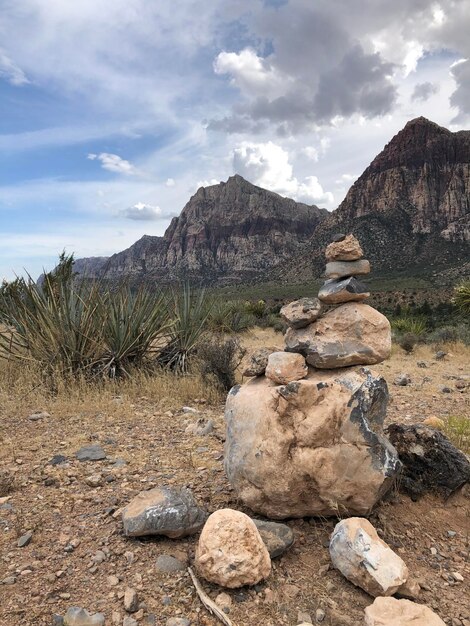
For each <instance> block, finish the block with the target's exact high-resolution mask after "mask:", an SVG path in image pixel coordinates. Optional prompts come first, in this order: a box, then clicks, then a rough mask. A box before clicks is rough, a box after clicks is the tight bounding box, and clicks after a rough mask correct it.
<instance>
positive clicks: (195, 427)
mask: <svg viewBox="0 0 470 626" xmlns="http://www.w3.org/2000/svg"><path fill="white" fill-rule="evenodd" d="M213 430H214V422H213V421H212V420H211V419H205V418H204V417H200V418H199V419H198V420H197V422H195V423H194V424H189V426H187V427H186V429H185V431H184V432H185V433H186V434H188V435H196V436H198V437H205V436H206V435H209V434H210V433H211V432H212V431H213Z"/></svg>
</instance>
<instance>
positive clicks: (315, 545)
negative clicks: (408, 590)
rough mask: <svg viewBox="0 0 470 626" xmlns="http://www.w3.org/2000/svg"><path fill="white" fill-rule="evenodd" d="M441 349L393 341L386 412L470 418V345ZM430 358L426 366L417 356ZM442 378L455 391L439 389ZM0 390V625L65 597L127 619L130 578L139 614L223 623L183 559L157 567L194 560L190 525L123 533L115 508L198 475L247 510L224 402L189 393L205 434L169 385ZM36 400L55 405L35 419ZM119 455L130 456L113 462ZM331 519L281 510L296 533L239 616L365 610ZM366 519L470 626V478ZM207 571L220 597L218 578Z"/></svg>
mask: <svg viewBox="0 0 470 626" xmlns="http://www.w3.org/2000/svg"><path fill="white" fill-rule="evenodd" d="M245 341H246V342H247V343H249V344H250V345H282V337H281V335H275V334H274V333H273V332H272V331H270V330H267V331H259V332H258V333H257V335H254V336H253V335H251V336H250V337H248V338H246V337H245ZM447 350H448V352H449V354H448V356H447V357H446V358H445V359H444V360H441V361H436V360H434V359H433V354H434V351H432V350H431V349H430V348H427V347H422V348H419V349H418V350H417V352H416V353H415V354H412V355H411V356H406V355H404V353H403V352H402V351H401V350H400V349H395V350H394V354H393V356H392V358H391V359H390V361H388V362H386V363H383V364H381V365H380V366H378V367H376V368H374V369H375V370H377V371H379V372H380V373H381V374H383V375H384V376H385V378H386V379H387V381H388V383H389V388H390V393H391V403H390V408H389V415H388V421H400V422H409V423H413V422H420V421H422V420H423V419H424V418H426V417H429V416H430V415H436V416H438V417H446V416H449V415H459V416H465V415H466V416H467V418H468V419H470V416H469V398H470V392H469V390H468V389H467V390H463V391H458V390H457V389H456V388H455V380H456V379H455V378H453V377H459V376H465V375H468V373H469V372H468V362H469V356H470V350H469V349H468V348H467V349H465V348H463V347H458V346H454V347H452V348H447ZM422 360H424V361H426V362H427V365H428V367H427V368H419V367H417V365H416V363H417V361H422ZM466 368H467V369H466ZM402 372H404V373H408V374H409V375H410V376H411V379H412V383H411V385H410V386H407V387H398V386H395V385H394V384H393V381H394V378H395V376H396V375H397V374H398V373H402ZM443 386H446V387H449V388H450V389H451V392H450V393H444V392H442V391H441V388H442V387H443ZM0 392H1V393H2V395H1V396H0V397H1V398H3V399H2V400H1V401H0V467H1V469H2V471H4V472H5V471H7V472H9V473H10V475H11V474H13V475H14V485H13V489H12V490H11V492H10V493H9V494H8V496H9V498H8V499H7V500H5V498H4V499H3V501H2V500H0V502H3V503H2V504H0V581H4V580H5V579H6V581H7V582H9V583H10V584H0V599H1V602H0V624H1V626H33V625H34V626H43V625H44V626H50V625H51V624H52V623H53V621H52V615H53V614H54V613H57V614H61V615H63V614H64V613H65V611H66V610H67V608H68V607H70V606H82V607H85V608H87V609H88V610H90V611H92V612H95V611H101V612H103V613H105V615H106V625H107V626H108V625H111V624H122V623H123V619H124V617H125V611H124V608H123V594H124V591H125V589H126V588H127V587H133V588H135V589H136V590H137V592H138V595H139V599H140V601H141V602H142V603H143V604H142V609H143V611H141V612H140V613H139V614H137V616H138V617H140V616H141V615H143V617H142V619H141V623H142V624H145V623H146V622H145V619H146V616H148V614H154V615H155V616H156V624H158V625H162V626H163V625H164V624H165V623H166V620H167V619H168V618H170V617H178V616H179V617H185V618H188V619H189V620H191V624H193V625H215V624H218V623H219V622H217V621H216V619H215V618H214V617H212V616H210V615H209V614H208V613H207V612H206V610H205V609H204V608H203V607H202V605H201V603H200V601H199V599H198V598H197V596H196V594H195V590H194V588H193V586H192V583H191V580H190V578H189V575H188V574H187V572H186V571H180V572H177V573H174V574H161V573H159V572H157V570H156V567H155V562H156V559H157V557H158V556H159V555H162V554H168V555H175V556H176V557H177V558H179V559H180V560H185V561H187V562H188V563H190V562H191V560H192V558H193V555H194V549H195V543H196V537H191V538H186V539H180V540H169V539H159V538H150V539H145V540H139V539H127V538H125V537H124V536H123V535H122V532H121V522H120V517H119V515H118V514H116V512H117V513H118V512H119V509H120V507H122V506H124V505H125V504H126V503H127V502H128V501H129V500H130V499H131V498H132V497H133V496H134V495H135V494H137V493H138V492H139V491H141V490H143V489H148V488H150V487H152V486H156V485H162V484H167V485H179V486H181V485H186V486H188V487H190V488H191V489H192V490H193V492H194V494H195V496H196V498H197V499H198V500H199V501H200V503H202V504H204V505H205V506H206V507H207V509H208V510H209V511H214V510H216V509H219V508H222V507H232V508H240V509H241V510H244V509H243V506H241V505H240V504H239V503H238V502H237V499H236V496H235V494H234V493H233V492H232V490H231V488H230V486H229V484H228V483H227V480H226V479H225V475H224V471H223V456H222V454H223V439H224V423H223V406H222V404H220V403H219V404H215V405H214V404H212V405H211V404H209V403H207V402H201V398H200V396H199V399H198V397H197V396H196V397H193V399H192V402H191V406H192V407H194V408H195V409H197V410H198V411H199V412H200V415H201V416H204V417H207V418H210V419H212V420H213V421H214V423H215V431H214V432H213V433H212V434H210V435H207V436H204V437H198V436H194V435H188V434H186V433H185V429H186V428H187V426H188V424H190V423H192V422H194V421H195V420H196V419H197V417H199V415H194V414H188V413H183V412H182V406H181V404H179V405H177V402H178V401H177V399H176V396H177V393H176V392H175V394H174V395H175V398H174V399H173V400H172V394H171V390H170V391H169V394H168V396H167V397H164V398H163V397H161V395H158V394H154V393H153V391H152V388H151V387H149V388H148V389H141V390H140V394H139V393H137V392H136V393H134V394H133V395H131V394H123V395H122V396H118V397H114V398H104V397H102V398H100V397H95V398H94V399H92V400H90V399H89V398H88V399H87V398H86V397H85V398H84V399H81V400H80V399H78V398H77V397H75V396H74V398H73V399H71V400H70V402H69V403H65V402H63V401H61V402H59V401H54V400H52V399H51V400H50V402H48V403H46V402H45V403H44V406H37V405H35V404H34V402H36V401H37V400H31V399H30V398H29V397H28V395H26V396H25V397H24V398H22V399H21V402H20V401H19V400H18V401H16V399H15V398H11V395H9V392H8V389H3V390H0ZM194 393H195V395H196V394H198V393H200V391H199V389H197V390H196V391H195V392H194ZM170 406H172V410H171V411H168V407H170ZM36 410H44V411H47V412H48V413H49V414H50V416H49V417H44V418H43V419H40V420H38V421H31V420H29V419H28V416H29V415H30V414H31V413H32V412H33V411H36ZM90 442H93V443H99V444H101V445H102V447H103V448H104V450H105V452H106V455H107V458H106V460H103V461H97V462H83V463H81V462H79V461H77V460H76V459H75V456H74V454H75V452H76V451H77V450H78V449H79V448H80V447H81V446H82V445H85V444H89V443H90ZM56 454H62V455H64V456H66V457H67V459H68V461H67V463H64V464H61V465H57V466H52V465H50V464H49V461H50V459H51V458H52V457H53V456H54V455H56ZM117 459H122V460H123V461H125V464H121V463H118V464H117V465H116V460H117ZM93 475H99V476H98V479H94V480H97V481H98V483H99V485H98V486H89V484H88V482H90V480H89V477H90V476H93ZM91 482H93V480H92V481H91ZM0 495H2V494H0ZM245 512H248V513H249V511H245ZM335 521H336V520H334V519H301V520H292V521H288V522H287V523H288V524H289V526H291V528H292V529H293V530H294V533H295V538H296V541H295V545H294V546H293V548H291V549H290V550H289V551H288V552H287V553H285V555H283V556H281V557H280V558H278V559H276V560H275V561H273V571H272V574H271V576H270V578H269V579H268V580H267V581H265V582H264V583H262V584H260V585H257V586H256V587H255V588H252V589H242V590H239V591H228V593H229V595H230V596H231V598H232V605H231V609H230V613H229V617H230V619H231V620H232V622H233V624H234V625H236V626H256V625H258V624H259V625H261V624H262V625H263V626H281V625H284V624H285V625H289V626H291V625H292V626H294V625H295V624H298V623H299V621H302V619H301V617H302V616H301V615H299V612H304V613H308V614H310V616H311V617H312V621H313V622H314V623H315V614H316V611H317V610H318V609H322V610H323V611H324V613H325V618H324V620H323V622H322V623H323V624H326V625H336V626H341V625H344V626H345V625H352V626H354V625H356V624H357V625H359V624H362V623H363V610H364V607H366V606H367V605H368V604H370V603H371V601H372V600H371V598H370V597H368V596H367V594H365V593H364V592H362V591H361V590H360V589H358V588H356V587H354V586H353V585H352V584H350V583H349V582H348V581H346V580H345V579H344V578H342V576H341V575H340V574H339V573H338V572H337V571H335V570H334V569H332V568H331V567H330V560H329V555H328V549H327V545H328V538H329V535H330V533H331V531H332V529H333V527H334V525H335ZM371 521H372V523H373V524H374V525H375V526H376V527H377V528H378V529H380V533H381V534H382V536H383V538H384V539H385V541H387V542H388V543H389V544H390V545H391V546H392V547H393V548H394V549H395V550H396V551H397V552H398V553H399V554H400V555H401V556H402V558H403V559H404V560H405V561H406V563H407V565H408V567H409V569H410V572H411V574H412V576H413V577H414V578H415V579H418V581H419V582H420V583H421V585H422V587H423V590H422V593H421V598H420V601H421V602H422V603H424V604H427V605H429V606H430V607H432V608H433V609H434V610H435V611H436V612H437V613H438V614H439V615H440V616H441V617H442V618H443V619H444V621H446V623H448V624H452V626H462V625H464V626H469V624H470V600H469V598H470V561H469V549H470V546H469V534H470V533H469V531H470V509H469V495H468V491H467V492H466V493H465V492H464V493H460V494H457V495H455V496H453V497H452V498H451V499H450V500H449V501H447V502H444V501H442V500H441V499H440V498H438V497H434V496H427V497H425V498H424V499H422V500H420V501H419V502H412V501H411V500H410V499H409V498H408V497H407V496H404V495H401V494H397V493H393V494H391V496H390V497H389V498H388V499H387V500H386V501H384V502H382V503H381V504H380V505H379V507H378V508H377V509H376V510H375V512H374V513H373V515H372V516H371ZM26 531H32V540H31V542H30V543H29V544H28V545H27V546H25V547H23V548H20V547H18V538H19V537H21V536H22V535H23V534H24V533H25V532H26ZM449 531H450V532H449ZM454 533H455V534H454ZM71 542H72V544H73V546H74V547H73V548H71V546H70V543H71ZM97 553H98V556H97ZM103 557H104V558H103ZM97 561H98V562H97ZM453 572H456V573H458V574H461V576H462V577H463V582H456V581H455V579H454V577H453V576H452V573H453ZM13 581H14V582H13ZM202 582H203V585H204V588H205V590H206V591H207V592H208V593H209V595H210V596H211V597H212V598H215V596H216V595H217V593H219V592H220V589H217V588H216V587H215V586H213V585H210V584H208V583H205V582H204V581H202Z"/></svg>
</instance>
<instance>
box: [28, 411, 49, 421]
mask: <svg viewBox="0 0 470 626" xmlns="http://www.w3.org/2000/svg"><path fill="white" fill-rule="evenodd" d="M46 417H50V415H49V413H47V411H39V412H38V413H31V415H28V419H29V420H30V421H31V422H39V420H42V419H45V418H46Z"/></svg>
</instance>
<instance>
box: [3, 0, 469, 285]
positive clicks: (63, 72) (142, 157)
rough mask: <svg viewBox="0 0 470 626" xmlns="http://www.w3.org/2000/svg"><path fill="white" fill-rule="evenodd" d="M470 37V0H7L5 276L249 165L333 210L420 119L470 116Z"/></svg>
mask: <svg viewBox="0 0 470 626" xmlns="http://www.w3.org/2000/svg"><path fill="white" fill-rule="evenodd" d="M469 32H470V0H442V1H441V2H428V1H425V0H413V1H412V2H410V0H394V2H390V0H211V1H210V2H208V1H207V0H204V1H203V0H179V1H178V2H174V1H170V0H159V1H158V2H155V1H151V0H113V2H110V1H109V0H80V2H64V0H0V281H1V280H2V279H7V280H11V279H13V278H14V277H15V275H24V272H25V271H28V272H29V273H30V274H31V275H32V276H33V277H36V276H37V275H39V274H40V273H41V271H42V269H43V268H46V269H51V268H52V267H54V265H55V261H56V260H57V258H58V254H59V253H60V252H61V251H62V250H64V249H65V250H66V251H67V252H69V253H71V252H73V253H74V254H75V256H76V257H77V258H79V257H84V256H107V255H110V254H113V253H114V252H118V251H120V250H123V249H125V248H127V247H129V246H130V245H131V244H132V243H134V242H135V241H136V240H137V239H139V238H140V237H141V236H142V235H144V234H148V235H161V234H163V233H164V231H165V229H166V227H167V226H168V224H169V222H170V220H171V218H172V217H173V216H175V215H178V214H179V213H180V211H181V209H182V208H183V206H184V205H185V203H186V202H187V201H188V199H189V197H190V196H191V195H192V194H193V193H195V191H196V190H197V188H198V187H199V186H201V185H208V184H216V183H218V182H219V181H224V180H227V178H228V177H229V176H231V175H233V174H234V173H238V174H241V175H242V176H244V177H245V178H247V179H248V180H250V181H251V182H253V183H254V184H257V185H260V186H262V187H265V188H267V189H271V190H273V191H276V192H278V193H280V194H282V195H285V196H289V197H292V198H294V199H296V200H298V201H302V202H306V203H308V204H317V205H319V206H322V207H326V208H327V209H329V210H333V209H335V208H336V207H337V206H338V205H339V204H340V202H341V200H342V199H343V198H344V196H345V194H346V192H347V190H348V189H349V187H350V186H351V184H352V183H353V182H354V180H355V179H356V178H357V177H358V176H359V175H360V174H361V173H362V171H363V170H364V169H365V167H367V165H368V164H369V163H370V161H371V160H372V159H373V158H374V156H375V155H376V154H377V153H378V152H380V150H382V148H383V147H384V145H385V144H386V143H387V142H388V141H389V140H390V139H391V138H392V136H393V135H394V134H396V133H397V132H398V131H399V130H400V129H401V128H402V127H403V126H404V125H405V124H406V122H407V121H408V120H410V119H412V118H414V117H417V116H420V115H424V116H425V117H428V118H429V119H431V120H433V121H435V122H437V123H439V124H441V125H443V126H446V127H447V128H450V129H451V130H458V129H462V128H469V127H470V37H469V35H468V33H469Z"/></svg>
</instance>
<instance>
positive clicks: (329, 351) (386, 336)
mask: <svg viewBox="0 0 470 626" xmlns="http://www.w3.org/2000/svg"><path fill="white" fill-rule="evenodd" d="M285 342H286V351H287V352H299V353H300V354H303V355H304V356H305V358H306V360H307V363H308V364H309V365H313V367H317V368H320V369H333V368H336V367H346V366H348V365H373V364H374V363H380V362H381V361H384V360H385V359H387V358H388V357H389V356H390V352H391V349H392V334H391V328H390V322H389V321H388V319H387V318H386V317H385V316H384V315H382V313H379V311H376V310H375V309H374V308H372V307H371V306H369V305H368V304H362V303H360V302H348V303H346V304H343V305H341V306H339V307H337V308H336V309H333V310H331V311H328V313H326V314H325V315H324V316H323V317H321V318H320V319H319V320H317V321H316V322H313V324H310V325H309V326H307V327H306V328H301V329H299V330H295V329H293V328H288V329H287V332H286V334H285Z"/></svg>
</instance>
